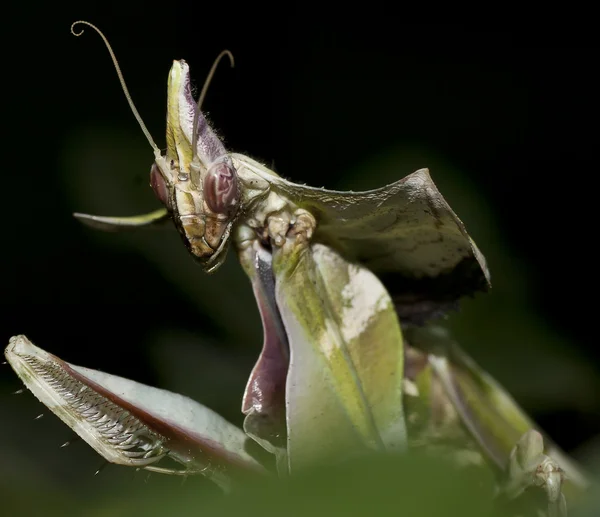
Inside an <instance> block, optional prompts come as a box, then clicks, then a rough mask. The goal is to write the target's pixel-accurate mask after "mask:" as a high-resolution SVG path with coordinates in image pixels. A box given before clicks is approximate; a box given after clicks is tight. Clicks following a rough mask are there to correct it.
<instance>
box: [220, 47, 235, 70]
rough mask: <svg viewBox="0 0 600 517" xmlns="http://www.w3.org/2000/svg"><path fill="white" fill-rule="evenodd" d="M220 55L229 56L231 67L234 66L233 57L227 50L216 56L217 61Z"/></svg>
mask: <svg viewBox="0 0 600 517" xmlns="http://www.w3.org/2000/svg"><path fill="white" fill-rule="evenodd" d="M221 56H227V57H228V58H229V64H230V65H231V68H235V59H233V54H232V53H231V51H229V50H224V51H223V52H221V55H220V56H219V57H218V58H217V61H218V60H219V59H220V58H221Z"/></svg>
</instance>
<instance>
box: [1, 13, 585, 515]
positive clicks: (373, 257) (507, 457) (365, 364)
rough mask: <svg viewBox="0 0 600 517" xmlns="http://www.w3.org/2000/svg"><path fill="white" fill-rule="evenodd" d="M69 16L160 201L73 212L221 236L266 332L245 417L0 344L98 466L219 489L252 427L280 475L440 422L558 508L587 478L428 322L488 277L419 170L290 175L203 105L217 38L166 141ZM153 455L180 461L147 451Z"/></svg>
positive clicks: (229, 479)
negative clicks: (146, 160)
mask: <svg viewBox="0 0 600 517" xmlns="http://www.w3.org/2000/svg"><path fill="white" fill-rule="evenodd" d="M77 24H84V25H87V26H89V27H91V28H93V29H94V30H96V32H98V33H99V34H100V36H101V37H102V39H103V40H104V42H105V44H106V46H107V48H108V49H109V52H110V54H111V57H112V59H113V62H114V64H115V68H116V70H117V73H118V75H119V80H120V81H121V85H122V87H123V91H124V92H125V95H126V97H127V100H128V102H129V104H130V107H131V109H132V111H133V113H134V115H135V117H136V119H137V120H138V122H139V124H140V126H141V128H142V130H143V132H144V134H145V135H146V137H147V139H148V141H149V143H150V145H151V147H152V149H153V151H154V163H153V165H152V167H151V171H150V185H151V187H152V189H153V191H154V193H155V194H156V197H157V198H158V200H159V201H160V202H161V204H162V205H163V207H162V208H160V209H158V210H155V211H153V212H151V213H149V214H144V215H141V216H134V217H104V216H94V215H87V214H75V215H76V217H78V218H79V219H80V220H81V221H83V222H84V223H87V224H89V225H91V226H94V227H97V228H101V229H115V228H117V229H128V228H129V229H135V228H142V227H147V226H151V225H155V224H162V223H163V222H165V221H169V220H171V221H173V223H174V224H175V227H176V228H177V230H178V232H179V233H180V235H181V237H182V239H183V242H184V243H185V245H186V246H187V248H188V250H189V252H190V253H191V255H192V256H193V257H194V258H195V259H196V260H197V261H198V263H199V264H200V266H201V268H202V269H203V270H204V271H205V272H207V273H212V272H214V271H216V270H217V269H218V268H219V266H220V265H221V264H222V263H223V261H224V260H225V257H226V254H227V251H228V249H229V247H230V246H232V247H233V248H234V249H235V252H236V253H237V255H238V258H239V261H240V263H241V265H242V267H243V269H244V271H245V272H246V274H247V276H248V277H249V279H250V281H251V284H252V288H253V291H254V294H255V297H256V300H257V303H258V307H259V311H260V314H261V318H262V323H263V329H264V342H263V349H262V352H261V354H260V356H259V358H258V360H257V363H256V365H255V367H254V369H253V370H252V372H251V374H250V378H249V380H248V384H247V388H246V391H245V393H244V396H243V400H242V412H243V413H244V414H245V421H244V428H243V430H242V429H239V428H237V427H236V426H234V425H232V424H231V423H229V422H227V421H226V420H224V419H223V418H222V417H220V416H219V415H218V414H216V413H214V412H212V411H211V410H210V409H208V408H206V407H205V406H202V405H201V404H198V403H196V402H194V401H193V400H191V399H188V398H186V397H183V396H181V395H177V394H175V393H171V392H167V391H165V390H160V389H157V388H151V387H148V386H144V385H141V384H139V383H136V382H134V381H130V380H127V379H123V378H120V377H116V376H113V375H110V374H105V373H102V372H98V371H94V370H89V369H86V368H82V367H79V366H75V365H71V364H69V363H66V362H64V361H62V360H61V359H59V358H57V357H55V356H53V355H51V354H49V353H47V352H45V351H43V350H41V349H40V348H38V347H36V346H34V345H33V344H32V343H31V342H30V341H29V340H28V339H27V338H26V337H25V336H16V337H14V338H12V339H11V341H10V343H9V345H8V347H7V349H6V357H7V359H8V361H9V362H10V364H11V365H12V367H13V368H14V369H15V371H16V372H17V374H18V375H19V376H20V377H21V379H22V380H23V382H24V383H25V384H26V386H27V387H28V388H29V389H30V390H31V391H32V392H33V393H34V394H35V395H36V396H37V397H38V398H39V399H40V400H41V401H42V402H43V403H44V404H45V405H46V406H48V408H49V409H51V410H52V411H53V412H54V413H55V414H57V416H59V418H61V419H62V420H63V421H64V422H65V423H66V424H67V425H69V426H70V427H71V428H72V429H73V430H74V431H75V432H76V433H78V434H79V435H80V436H81V437H82V438H83V439H84V440H85V441H86V442H87V443H88V444H89V445H91V446H92V447H93V448H94V449H95V450H96V451H97V452H98V453H99V454H101V455H102V456H103V457H104V458H105V459H106V460H108V461H110V462H112V463H117V464H123V465H129V466H134V467H138V468H145V469H147V470H151V471H156V472H163V473H169V474H176V475H189V474H195V473H200V474H203V475H206V476H208V477H210V478H211V479H213V480H214V481H215V482H216V483H218V484H219V485H220V486H222V487H223V488H226V489H229V488H230V487H232V486H234V485H235V482H236V479H237V478H238V475H246V474H247V473H249V472H250V473H263V474H266V473H267V470H266V469H265V467H264V466H263V465H261V463H260V462H259V461H258V460H257V459H255V458H254V457H252V456H251V455H250V454H249V453H248V452H247V450H246V447H245V444H246V442H247V440H249V439H253V440H255V441H256V442H257V443H259V444H260V445H261V446H262V447H264V448H265V449H266V450H267V451H269V452H271V453H272V454H274V455H275V458H276V464H277V470H278V472H279V473H280V474H289V473H292V474H293V473H294V472H296V471H298V470H299V469H302V468H303V467H305V466H308V465H311V464H313V463H316V462H322V461H337V460H339V459H340V458H346V457H348V456H352V455H357V454H361V452H364V453H366V452H369V451H376V452H380V451H389V452H391V453H402V452H403V451H405V450H406V449H408V448H410V447H413V446H425V447H429V446H432V445H435V446H443V445H444V436H445V435H453V436H454V435H456V434H457V433H458V434H461V436H464V437H465V441H469V440H470V441H471V442H472V443H473V444H475V446H476V447H477V449H478V450H479V451H480V452H481V454H482V455H483V456H485V457H486V458H487V459H488V461H489V462H490V464H491V465H493V466H494V468H497V469H498V470H500V471H503V472H504V474H505V476H506V478H507V482H506V483H505V486H503V487H502V490H503V492H504V493H506V494H507V495H508V496H509V497H517V496H518V495H520V494H521V493H522V492H523V491H524V490H525V489H526V488H529V487H530V486H541V487H542V488H543V489H544V490H545V492H546V495H547V501H548V507H547V512H548V514H549V515H552V516H554V515H561V516H564V515H566V499H565V496H564V494H563V488H564V489H567V487H569V486H573V487H584V486H585V485H586V481H585V479H584V477H583V476H582V475H581V474H580V472H579V470H578V468H577V466H576V465H574V464H573V462H572V461H571V460H569V459H568V458H567V457H566V456H565V455H564V454H563V453H562V452H561V451H560V450H559V449H558V448H557V447H556V446H555V445H554V444H553V443H552V442H551V441H550V440H549V439H548V438H547V437H546V436H544V435H543V433H541V432H540V431H539V430H537V429H536V428H535V425H534V423H533V422H532V421H531V420H530V419H529V418H528V417H527V416H526V415H525V414H524V413H523V411H522V410H521V409H520V408H519V407H518V405H517V404H516V403H515V402H514V401H513V400H512V399H511V398H510V396H509V395H508V394H507V393H506V392H505V391H504V390H503V389H502V388H501V387H500V386H499V385H498V384H497V383H496V382H495V381H494V380H493V379H491V378H490V377H489V376H488V375H487V374H485V372H483V371H482V370H481V369H479V367H478V366H477V365H475V364H474V363H473V362H472V361H471V360H470V358H468V357H467V356H466V355H465V354H464V352H462V351H461V350H460V348H458V346H457V345H456V344H455V343H453V342H452V340H451V338H450V337H449V336H448V335H447V333H446V332H445V331H444V330H443V329H441V328H440V327H437V326H435V324H434V323H432V321H433V320H434V319H435V317H436V316H439V315H440V314H443V313H444V312H445V311H446V310H447V309H448V308H450V307H452V306H454V305H456V304H457V303H458V300H459V299H460V298H461V297H462V296H465V295H470V294H473V293H475V292H477V291H486V290H487V289H488V288H489V286H490V275H489V272H488V269H487V265H486V262H485V259H484V257H483V255H482V253H481V252H480V251H479V250H478V248H477V246H476V245H475V243H474V242H473V241H472V239H471V238H470V237H469V235H468V233H467V231H466V229H465V227H464V225H463V223H462V222H461V220H460V219H459V218H458V216H457V215H456V214H455V213H454V212H453V211H452V209H451V208H450V206H449V205H448V204H447V202H446V201H445V200H444V198H443V197H442V195H441V194H440V192H439V191H438V189H437V188H436V186H435V184H434V183H433V181H432V179H431V177H430V175H429V171H428V170H427V169H421V170H418V171H416V172H413V173H412V174H409V175H408V176H406V177H404V178H402V179H400V180H399V181H397V182H395V183H393V184H390V185H387V186H384V187H381V188H379V189H375V190H370V191H366V192H339V191H331V190H325V189H322V188H313V187H309V186H306V185H299V184H296V183H292V182H290V181H288V180H286V179H284V178H282V177H280V176H278V175H277V174H276V173H274V172H273V171H271V170H270V169H268V168H267V167H265V166H264V165H262V164H261V163H259V162H257V161H255V160H253V159H251V158H249V157H248V156H245V155H242V154H237V153H233V152H230V151H228V150H227V149H226V148H225V147H224V145H223V143H222V142H221V140H220V139H219V138H218V137H217V135H216V134H215V132H214V131H213V130H212V128H211V127H210V125H209V124H208V122H207V120H206V119H205V117H204V115H203V113H202V111H201V105H202V101H203V98H204V95H205V92H206V86H207V85H208V82H209V80H210V77H211V76H212V74H213V73H214V70H215V67H216V65H217V63H218V61H219V59H220V58H222V57H228V58H229V59H230V60H231V63H232V64H233V58H232V56H231V54H230V53H229V52H228V51H225V52H223V53H222V54H221V55H220V56H219V58H218V59H217V61H215V64H214V65H213V69H212V70H211V72H210V74H209V79H208V80H207V82H206V83H205V88H204V89H203V91H202V93H201V94H200V96H199V99H198V100H197V101H196V100H194V98H193V97H192V93H191V88H190V72H189V67H188V65H187V63H186V62H185V61H183V60H180V61H174V62H173V66H172V68H171V70H170V73H169V79H168V98H167V132H166V133H167V137H166V140H167V148H166V152H164V153H163V152H161V150H160V149H159V148H158V146H157V145H156V144H155V143H154V140H153V139H152V137H151V135H150V134H149V132H148V131H147V129H146V127H145V126H144V124H143V122H142V120H141V117H140V116H139V114H138V112H137V110H136V108H135V106H134V105H133V102H132V100H131V97H130V95H129V92H128V90H127V87H126V85H125V82H124V80H123V77H122V74H121V71H120V69H119V66H118V64H117V61H116V59H115V57H114V54H113V52H112V49H111V47H110V45H109V44H108V42H107V40H106V38H105V37H104V35H103V34H102V33H101V32H100V31H99V30H98V29H97V28H96V27H95V26H94V25H92V24H90V23H88V22H76V23H74V24H73V26H72V32H73V33H74V34H75V35H80V34H81V32H80V33H75V32H74V26H75V25H77ZM415 422H416V423H415ZM440 437H441V438H440ZM455 452H456V451H455V450H452V449H449V452H448V453H449V454H454V453H455ZM165 457H170V458H172V459H174V460H176V461H177V462H179V463H180V464H181V468H177V469H175V468H166V467H161V466H158V465H157V463H158V462H159V461H160V460H161V459H163V458H165ZM565 473H566V477H567V479H568V483H565V484H564V485H563V483H564V481H565ZM564 491H566V490H564Z"/></svg>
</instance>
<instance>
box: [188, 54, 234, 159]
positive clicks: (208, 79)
mask: <svg viewBox="0 0 600 517" xmlns="http://www.w3.org/2000/svg"><path fill="white" fill-rule="evenodd" d="M225 56H227V57H228V58H229V63H230V64H231V68H234V67H235V61H234V60H233V54H232V53H231V52H230V51H229V50H223V52H221V53H220V54H219V55H218V56H217V59H215V61H214V62H213V65H212V67H211V69H210V72H208V75H207V76H206V80H205V81H204V85H203V86H202V91H201V92H200V96H199V97H198V103H197V105H196V106H197V108H198V109H197V110H196V114H195V115H194V125H193V126H192V127H193V128H194V132H193V133H192V148H193V150H194V155H193V158H195V157H196V139H197V138H198V118H199V117H200V108H201V107H202V103H203V102H204V97H206V92H207V91H208V87H209V86H210V82H211V81H212V78H213V76H214V75H215V71H216V69H217V66H219V63H220V62H221V59H223V57H225Z"/></svg>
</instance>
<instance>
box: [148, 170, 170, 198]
mask: <svg viewBox="0 0 600 517" xmlns="http://www.w3.org/2000/svg"><path fill="white" fill-rule="evenodd" d="M150 186H151V187H152V190H153V191H154V194H155V195H156V197H157V198H158V200H159V201H160V202H161V203H162V204H163V205H165V206H166V207H167V208H168V209H170V208H171V206H170V202H169V201H170V200H169V189H168V188H167V183H166V182H165V179H164V178H163V176H162V174H161V173H160V169H159V168H158V165H156V163H153V164H152V169H150Z"/></svg>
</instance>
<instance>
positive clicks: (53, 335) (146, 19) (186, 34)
mask: <svg viewBox="0 0 600 517" xmlns="http://www.w3.org/2000/svg"><path fill="white" fill-rule="evenodd" d="M23 7H24V8H25V9H24V10H29V9H31V11H32V12H31V13H27V14H28V15H30V16H29V17H26V16H25V13H23V16H21V17H17V16H15V18H14V20H13V23H10V24H8V25H7V30H6V31H5V32H4V35H3V37H5V38H6V39H7V40H6V42H5V43H3V51H4V54H5V58H4V60H3V66H4V72H3V86H4V88H3V90H4V93H3V96H4V100H3V102H2V105H3V111H5V110H6V111H5V115H4V116H3V119H4V131H3V142H4V166H3V173H2V191H3V205H2V218H1V228H2V230H1V236H2V241H1V242H2V245H1V250H2V253H1V257H2V258H1V259H0V260H1V264H2V268H1V270H0V275H1V277H0V292H1V294H2V296H1V298H0V304H1V307H0V311H1V312H0V314H1V320H2V322H1V324H0V341H1V342H2V343H7V341H8V338H9V337H10V336H11V335H14V334H17V333H25V334H27V335H28V336H29V337H30V339H32V341H34V343H36V344H38V345H39V346H41V347H43V348H44V349H46V350H48V351H51V352H53V353H55V354H56V355H59V356H60V357H62V358H64V359H66V360H68V361H70V362H73V363H75V364H81V365H85V366H89V367H92V368H96V369H101V370H106V371H110V372H112V373H115V374H120V375H123V376H127V377H130V378H134V379H136V380H138V381H141V382H146V383H149V384H153V385H158V386H161V387H167V388H169V389H173V390H176V391H181V392H185V393H186V394H188V395H190V396H193V397H194V398H197V399H198V400H201V401H203V402H205V403H207V404H208V405H211V407H213V408H214V409H217V410H219V411H220V412H222V413H223V414H225V415H226V416H227V417H228V418H230V419H231V420H234V421H236V422H237V423H239V422H240V421H241V418H240V414H239V410H238V408H239V400H240V397H241V390H242V389H243V387H244V383H245V379H246V378H247V374H248V372H249V369H250V368H251V366H252V364H253V360H254V359H255V357H256V354H257V352H258V349H259V347H260V343H261V336H260V326H259V322H258V319H257V313H256V309H255V307H254V303H253V300H252V295H251V292H250V289H249V285H248V282H247V280H246V279H245V278H244V276H243V275H242V274H241V273H240V271H239V270H238V269H239V268H238V267H237V265H236V263H235V258H234V257H233V256H231V257H230V258H229V260H228V263H227V264H226V266H225V267H224V268H223V269H222V270H221V271H219V272H218V273H216V274H215V275H213V276H211V277H206V276H205V275H203V273H202V271H201V270H200V269H199V268H198V267H197V266H195V265H194V264H193V263H192V260H191V259H190V258H188V257H187V255H186V252H185V250H184V248H183V246H182V245H181V243H180V242H179V238H178V236H177V235H175V231H174V230H171V229H168V230H164V231H150V232H146V233H143V235H139V234H135V235H133V234H127V235H123V234H98V233H96V232H93V231H92V230H89V229H86V228H84V227H82V226H80V225H79V224H78V223H77V222H76V221H74V220H73V219H72V217H71V215H70V214H71V213H72V212H73V211H89V212H95V213H102V214H105V215H130V214H134V213H137V212H143V211H149V210H151V209H154V208H156V207H157V206H158V205H157V202H156V201H155V199H154V198H153V195H152V193H151V191H150V189H149V188H148V173H149V169H150V165H151V162H152V152H151V149H150V147H149V146H148V145H147V143H146V142H145V140H144V138H143V135H142V133H141V131H140V130H139V129H138V127H137V125H136V123H135V120H134V119H133V117H132V116H131V113H130V112H129V109H128V107H127V105H126V103H125V101H124V98H123V95H122V92H121V91H120V89H119V85H118V81H117V79H116V76H115V73H114V70H113V69H112V65H111V64H110V61H109V59H108V55H107V52H106V49H105V48H104V46H103V44H102V42H101V40H100V39H99V38H98V36H97V35H96V34H94V33H93V31H91V30H89V29H88V30H86V33H85V34H84V35H83V36H82V37H81V38H75V37H73V36H72V35H71V34H70V33H69V26H70V24H71V22H73V21H74V20H76V19H79V18H82V19H87V20H89V21H90V22H93V23H95V24H97V25H98V26H99V27H100V28H101V29H102V30H103V31H104V32H105V34H106V36H107V37H108V39H109V40H110V42H111V43H112V45H113V47H114V50H115V52H116V53H117V56H118V58H119V60H120V65H121V68H122V70H123V72H124V74H125V78H126V80H127V82H128V86H129V89H130V91H131V94H132V97H133V98H134V101H135V102H136V105H137V107H138V110H139V111H140V113H141V115H142V117H143V118H144V120H145V122H146V124H147V126H148V128H149V130H150V132H151V133H152V134H153V136H154V138H155V140H156V141H157V143H158V145H159V146H161V147H162V146H164V115H165V93H166V78H167V73H168V70H169V67H170V64H171V61H172V60H173V59H179V58H185V59H186V60H187V61H188V63H189V64H190V67H191V71H192V76H193V77H194V78H195V81H196V86H197V88H198V89H199V88H200V87H201V85H202V82H203V80H204V77H205V74H206V72H207V71H208V69H209V68H210V65H211V63H212V60H213V59H214V57H215V56H216V55H217V54H218V53H219V52H220V51H221V50H222V49H224V48H228V49H230V50H231V51H232V52H233V54H234V56H235V58H236V67H235V69H233V70H230V69H228V67H227V66H226V65H222V66H221V68H220V69H219V70H218V73H217V75H216V77H215V79H214V82H213V84H212V85H211V88H210V90H209V93H208V97H207V99H206V103H205V107H204V109H205V110H206V111H207V112H208V115H209V118H210V119H211V121H212V122H213V124H214V126H215V127H216V128H217V130H218V132H219V134H221V135H222V136H223V137H224V139H225V142H226V145H227V146H228V148H230V149H232V150H235V151H237V152H242V153H246V154H249V155H251V156H253V157H255V158H257V159H260V160H262V161H264V162H265V163H266V164H267V165H270V166H274V168H275V170H277V171H278V172H279V173H280V174H282V175H284V176H286V177H288V178H290V179H292V180H294V181H298V182H305V183H307V184H311V185H315V186H326V187H330V188H355V189H358V188H372V187H377V186H380V185H381V184H384V183H386V182H390V181H392V180H394V179H397V178H399V177H401V176H404V175H405V174H407V173H409V172H411V171H412V170H414V169H416V168H420V167H424V166H427V167H430V168H431V172H432V176H433V178H434V180H435V181H436V183H437V184H438V185H439V186H440V190H441V191H442V193H443V194H444V195H445V196H446V198H447V199H448V201H449V202H450V204H451V206H453V207H454V209H455V211H456V212H457V213H458V215H459V216H460V217H461V218H462V219H463V221H464V222H465V224H466V225H467V228H468V229H469V230H470V231H471V232H472V235H473V237H474V238H475V240H476V241H477V242H478V243H479V245H480V248H481V249H482V251H483V252H484V254H486V256H487V257H488V261H489V264H490V268H491V272H492V278H493V284H494V288H493V290H492V293H491V294H490V295H487V296H485V297H484V296H480V297H477V298H476V299H475V300H473V301H469V302H467V303H466V304H465V306H464V309H463V311H462V312H461V313H460V314H458V315H456V316H455V317H453V319H451V320H450V323H449V324H450V326H453V328H454V329H455V332H456V334H457V337H458V339H459V340H460V342H461V343H462V344H463V346H464V347H465V348H466V349H468V350H469V352H470V353H471V354H472V355H474V356H475V357H476V358H477V360H478V362H479V363H480V364H482V365H483V366H484V367H485V368H486V369H487V370H489V371H491V372H492V373H493V374H494V375H495V376H496V377H497V378H498V379H499V380H500V381H501V382H502V383H503V384H504V385H506V386H507V387H508V388H509V389H510V391H511V392H512V393H514V394H515V396H516V397H517V399H518V400H519V401H520V402H521V403H522V404H523V405H524V406H525V407H526V408H527V409H528V411H530V412H531V413H532V414H533V415H534V416H535V418H536V419H537V420H538V421H539V422H541V424H542V425H543V426H544V427H545V428H546V429H547V430H548V431H549V432H550V433H551V434H552V435H553V436H554V437H555V438H556V439H557V440H558V441H559V443H560V444H561V445H562V446H563V447H565V448H566V449H568V450H569V451H572V452H574V453H577V452H578V451H579V454H580V455H582V456H585V452H582V451H588V450H591V449H589V447H591V445H590V444H591V443H593V439H594V437H595V436H596V435H597V433H598V432H599V431H600V415H599V414H600V397H599V395H598V393H599V386H600V381H599V375H598V369H599V365H600V351H599V350H600V349H599V348H598V346H597V334H598V331H597V326H596V322H597V309H596V297H597V295H596V256H597V254H596V233H597V229H596V226H597V225H596V221H595V219H596V211H597V203H598V200H597V190H596V179H597V177H598V153H597V148H598V129H597V127H598V116H599V115H600V110H599V102H598V91H599V87H600V80H599V79H598V78H597V62H598V58H597V56H598V49H597V47H598V37H597V33H596V31H593V30H588V29H587V28H585V26H584V25H582V20H583V19H584V17H582V18H581V19H577V20H574V21H573V22H569V21H567V19H566V18H565V19H561V20H560V24H559V25H553V24H536V25H530V24H523V25H510V24H505V25H501V26H491V25H488V24H485V23H478V24H456V25H452V24H446V25H435V24H423V23H417V22H413V21H411V19H410V18H408V17H407V18H404V17H402V18H400V17H398V16H397V15H394V14H392V13H391V12H387V11H381V12H380V13H379V16H378V17H377V18H374V19H373V20H368V19H367V18H363V19H362V20H357V22H356V23H354V24H350V23H348V22H342V20H340V19H338V20H337V21H335V22H331V23H329V22H326V21H324V20H321V19H320V16H318V15H317V13H312V12H305V11H304V10H303V9H299V8H296V7H293V6H290V7H289V9H290V11H289V12H288V11H286V12H277V11H268V10H265V11H264V12H262V11H258V10H256V11H248V12H239V11H237V10H236V8H234V6H232V5H220V6H212V7H209V6H204V5H201V4H198V3H193V4H186V3H181V2H172V3H170V4H169V5H165V6H162V8H161V9H160V10H158V11H155V12H151V11H150V9H149V7H148V6H144V5H143V4H141V3H135V2H134V3H123V4H111V3H103V4H99V5H97V6H93V5H91V4H90V6H89V7H88V8H85V9H82V8H81V7H77V8H75V7H73V6H67V5H66V4H65V5H63V6H59V7H55V8H53V10H52V11H51V12H50V11H48V12H43V11H41V10H39V8H37V7H36V6H26V5H23ZM359 14H360V13H359ZM18 387H19V383H18V381H17V380H16V377H15V376H14V375H13V374H12V372H11V371H10V369H9V368H8V367H6V368H5V369H4V370H2V371H0V389H3V390H4V393H5V395H3V397H2V398H0V401H1V402H2V404H3V407H0V421H1V423H2V426H1V427H2V429H3V430H2V432H3V436H2V443H1V445H0V449H2V448H5V449H6V451H9V452H6V454H4V455H3V457H4V458H5V459H4V461H3V465H2V474H3V475H5V476H6V477H7V478H9V477H10V476H11V475H16V474H14V472H15V471H14V470H13V467H14V465H16V464H19V465H22V467H20V469H22V470H19V472H21V474H19V475H25V473H27V472H28V470H27V469H34V470H35V469H42V470H44V469H48V471H50V470H51V469H55V470H53V476H55V479H57V480H59V482H60V481H64V480H69V481H70V482H72V481H73V478H74V477H76V476H77V470H76V469H77V468H78V467H79V466H80V465H79V464H78V463H77V462H76V461H74V460H72V458H73V456H72V454H74V453H72V452H71V451H69V453H67V452H64V453H63V452H61V453H60V456H59V454H58V453H57V452H56V451H55V450H54V449H53V450H52V452H48V451H49V444H50V443H51V442H52V443H59V442H57V441H56V440H59V441H60V440H61V437H62V436H63V435H61V434H60V433H63V434H64V436H67V437H68V433H67V431H66V430H64V429H63V428H62V427H61V424H56V425H54V424H50V423H48V422H47V420H48V421H49V420H50V419H44V420H43V421H42V422H36V423H35V424H33V423H32V422H31V418H32V417H33V416H35V414H37V412H40V411H39V410H40V406H39V405H38V404H37V403H36V402H35V401H33V400H31V399H32V397H30V396H28V395H24V396H22V397H21V398H18V397H9V396H8V393H9V392H10V391H12V390H14V389H17V388H18ZM27 397H28V398H27ZM55 436H60V437H57V438H56V439H55V438H54V437H55ZM53 440H55V441H54V442H53ZM65 455H66V456H65ZM65 457H66V458H70V459H66V460H64V462H65V463H64V464H63V463H62V460H59V459H58V458H65ZM59 461H61V465H58V466H57V463H58V462H59ZM88 461H89V462H88V463H87V464H86V466H85V468H86V469H87V470H89V469H92V470H93V467H95V466H96V463H94V460H89V458H88ZM66 464H69V465H70V467H69V470H68V471H67V469H66V467H65V466H64V465H66ZM23 465H25V466H23ZM73 465H74V466H73ZM90 465H92V466H90ZM73 469H75V470H73ZM83 469H84V467H81V470H83Z"/></svg>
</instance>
